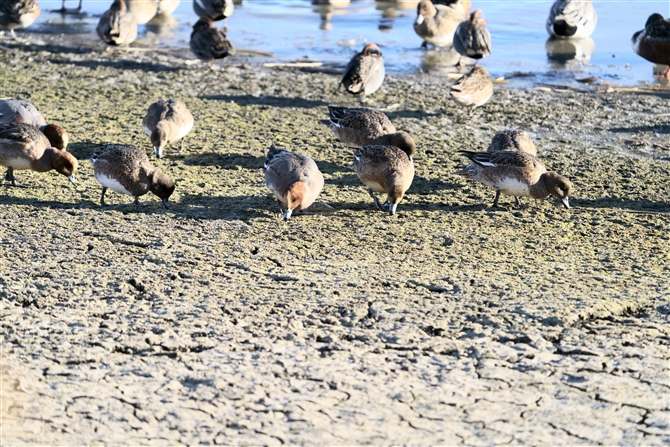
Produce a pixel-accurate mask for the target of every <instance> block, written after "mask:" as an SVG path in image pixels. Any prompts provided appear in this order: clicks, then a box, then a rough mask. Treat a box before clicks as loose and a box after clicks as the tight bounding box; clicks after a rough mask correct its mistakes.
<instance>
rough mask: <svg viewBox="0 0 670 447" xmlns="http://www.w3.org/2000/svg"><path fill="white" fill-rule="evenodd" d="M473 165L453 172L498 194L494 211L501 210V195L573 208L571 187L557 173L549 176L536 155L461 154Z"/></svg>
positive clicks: (513, 153) (507, 153) (463, 152)
mask: <svg viewBox="0 0 670 447" xmlns="http://www.w3.org/2000/svg"><path fill="white" fill-rule="evenodd" d="M459 153H460V154H461V155H463V156H465V157H467V158H469V159H470V160H471V161H472V162H473V163H471V164H469V165H468V166H466V167H465V169H463V170H461V171H457V172H454V174H456V175H463V176H466V177H470V178H471V179H473V180H475V181H477V182H479V183H482V184H484V185H486V186H489V187H491V188H494V189H495V190H496V198H495V200H494V201H493V207H497V206H498V197H499V196H500V193H503V194H506V195H509V196H514V197H515V198H516V202H517V205H521V203H520V202H519V197H532V198H533V199H543V198H545V197H548V196H549V195H552V196H554V197H558V198H559V199H561V202H563V205H564V206H565V207H566V208H570V205H569V203H568V197H569V195H570V190H571V189H572V184H571V183H570V180H568V179H567V178H565V177H563V176H561V175H558V174H557V173H555V172H547V169H546V168H545V167H544V165H543V164H542V162H541V161H540V160H539V159H538V158H537V157H535V156H534V155H531V154H528V153H525V152H516V151H497V152H469V151H459Z"/></svg>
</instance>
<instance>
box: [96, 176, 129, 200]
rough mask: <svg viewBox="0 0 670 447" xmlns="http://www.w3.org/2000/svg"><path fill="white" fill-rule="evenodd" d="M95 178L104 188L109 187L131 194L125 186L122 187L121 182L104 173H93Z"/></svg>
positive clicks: (120, 192) (121, 192)
mask: <svg viewBox="0 0 670 447" xmlns="http://www.w3.org/2000/svg"><path fill="white" fill-rule="evenodd" d="M95 179H96V180H97V181H98V182H100V184H101V185H102V186H104V187H106V188H109V189H111V190H112V191H115V192H118V193H119V194H126V195H129V196H132V195H133V193H132V192H130V191H128V190H127V189H126V188H124V187H123V185H122V184H121V183H119V182H118V180H116V179H113V178H111V177H107V176H106V175H104V174H95Z"/></svg>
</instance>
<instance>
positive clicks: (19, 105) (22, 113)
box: [0, 99, 70, 149]
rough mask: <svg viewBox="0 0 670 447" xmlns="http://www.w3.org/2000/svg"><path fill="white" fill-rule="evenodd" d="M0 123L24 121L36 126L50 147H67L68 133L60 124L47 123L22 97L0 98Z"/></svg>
mask: <svg viewBox="0 0 670 447" xmlns="http://www.w3.org/2000/svg"><path fill="white" fill-rule="evenodd" d="M0 123H24V124H31V125H33V126H37V127H38V128H39V129H40V131H42V133H43V134H44V136H46V137H47V139H48V140H49V143H50V144H51V146H52V147H55V148H56V149H67V144H68V142H69V141H70V137H69V135H68V133H67V132H66V131H65V129H63V128H62V127H60V126H57V125H55V124H47V121H46V120H45V119H44V115H42V114H41V113H40V112H39V110H37V108H36V107H35V106H34V105H32V104H31V103H29V102H28V101H24V100H22V99H0Z"/></svg>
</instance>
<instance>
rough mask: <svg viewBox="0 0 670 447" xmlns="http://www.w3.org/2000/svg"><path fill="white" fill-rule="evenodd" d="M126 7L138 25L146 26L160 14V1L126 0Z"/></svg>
mask: <svg viewBox="0 0 670 447" xmlns="http://www.w3.org/2000/svg"><path fill="white" fill-rule="evenodd" d="M126 6H127V7H128V11H130V13H131V14H132V15H133V18H134V19H135V23H137V24H138V25H144V24H145V23H147V22H148V21H150V20H151V19H153V18H154V16H155V15H156V14H157V13H158V0H126Z"/></svg>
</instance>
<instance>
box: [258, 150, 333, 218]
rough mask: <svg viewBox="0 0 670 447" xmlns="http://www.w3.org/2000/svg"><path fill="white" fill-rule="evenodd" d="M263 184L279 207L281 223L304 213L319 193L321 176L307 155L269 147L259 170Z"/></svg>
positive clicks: (321, 185)
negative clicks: (262, 173)
mask: <svg viewBox="0 0 670 447" xmlns="http://www.w3.org/2000/svg"><path fill="white" fill-rule="evenodd" d="M263 168H264V170H265V184H266V185H267V187H268V189H269V190H270V191H271V192H272V194H274V196H275V197H276V198H277V200H278V201H279V202H281V204H282V206H283V208H284V209H283V210H282V214H283V216H284V220H289V218H290V217H291V214H292V213H293V211H295V210H304V209H307V208H308V207H309V206H310V205H311V204H312V203H314V201H315V200H316V198H317V196H318V195H319V193H320V192H321V190H322V189H323V184H324V181H323V174H321V171H319V168H318V167H317V165H316V163H315V162H314V160H312V159H311V158H310V157H308V156H307V155H302V154H298V153H296V152H289V151H287V150H284V149H279V148H276V147H275V145H274V144H273V145H271V146H270V149H269V150H268V153H267V156H266V158H265V164H264V166H263Z"/></svg>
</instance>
